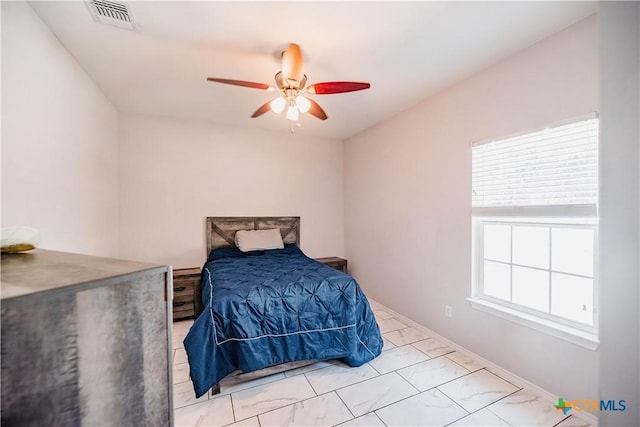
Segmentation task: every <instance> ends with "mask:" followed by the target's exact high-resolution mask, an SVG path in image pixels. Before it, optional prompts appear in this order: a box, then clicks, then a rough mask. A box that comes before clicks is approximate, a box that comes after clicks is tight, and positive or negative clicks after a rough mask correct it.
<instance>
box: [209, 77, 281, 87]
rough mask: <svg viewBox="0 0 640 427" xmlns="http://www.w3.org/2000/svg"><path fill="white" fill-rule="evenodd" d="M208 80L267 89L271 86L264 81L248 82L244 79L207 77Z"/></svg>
mask: <svg viewBox="0 0 640 427" xmlns="http://www.w3.org/2000/svg"><path fill="white" fill-rule="evenodd" d="M207 80H209V81H210V82H218V83H225V84H228V85H235V86H244V87H250V88H253V89H264V90H267V89H269V87H270V86H269V85H266V84H264V83H254V82H246V81H244V80H230V79H217V78H214V77H207Z"/></svg>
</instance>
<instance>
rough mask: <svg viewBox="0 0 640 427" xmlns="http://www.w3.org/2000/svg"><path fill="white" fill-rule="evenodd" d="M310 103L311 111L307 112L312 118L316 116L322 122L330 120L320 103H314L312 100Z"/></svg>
mask: <svg viewBox="0 0 640 427" xmlns="http://www.w3.org/2000/svg"><path fill="white" fill-rule="evenodd" d="M309 102H310V103H311V107H310V108H309V111H307V112H308V113H309V114H311V115H312V116H316V117H317V118H319V119H320V120H327V118H328V117H327V113H325V112H324V110H323V109H322V107H321V106H320V105H318V103H317V102H316V101H314V100H313V99H310V100H309Z"/></svg>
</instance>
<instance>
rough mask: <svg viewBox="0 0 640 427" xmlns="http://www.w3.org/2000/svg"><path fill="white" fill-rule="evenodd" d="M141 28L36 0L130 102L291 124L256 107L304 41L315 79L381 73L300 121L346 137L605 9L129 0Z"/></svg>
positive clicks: (322, 98)
mask: <svg viewBox="0 0 640 427" xmlns="http://www.w3.org/2000/svg"><path fill="white" fill-rule="evenodd" d="M125 3H126V4H127V5H128V6H129V9H130V11H131V13H132V15H133V19H134V22H135V24H136V30H135V31H130V30H123V29H119V28H117V27H113V26H108V25H104V24H100V23H97V22H94V21H93V19H92V17H91V16H90V14H89V10H88V8H87V6H86V5H85V4H84V3H83V2H81V1H75V2H57V1H45V2H30V5H31V6H32V7H33V9H34V10H35V11H36V12H37V13H38V15H39V16H40V17H41V18H42V19H43V20H44V22H45V23H46V24H47V25H48V26H49V27H50V28H51V29H52V31H53V32H54V33H55V34H56V36H57V37H58V39H59V40H60V41H61V42H62V44H63V45H64V46H65V47H66V48H67V49H68V50H69V51H70V52H71V54H72V55H73V56H74V57H75V58H76V60H77V61H78V62H79V63H80V64H81V66H82V67H83V68H84V69H85V70H86V71H87V73H88V74H89V75H90V76H91V77H92V78H93V79H94V80H95V81H96V83H97V84H98V86H99V87H100V88H101V90H102V91H103V92H104V93H105V95H106V96H107V97H108V98H109V99H110V100H111V102H113V104H114V105H115V106H116V107H117V108H118V110H120V111H123V112H130V113H140V114H150V115H159V116H168V117H176V118H187V119H198V120H207V121H210V122H214V123H220V124H224V125H234V126H242V127H246V128H255V129H268V130H275V131H283V132H287V131H288V129H289V121H288V120H286V119H285V118H284V117H283V116H277V115H275V114H273V113H268V114H265V115H263V116H261V117H259V118H256V119H251V118H250V116H251V114H252V113H253V112H254V111H255V110H256V109H257V108H258V107H259V106H260V105H262V104H263V103H265V102H266V101H268V100H269V99H271V98H272V97H273V95H274V94H273V93H272V92H266V91H260V90H255V89H248V88H243V87H236V86H229V85H223V84H219V83H211V82H207V81H206V78H207V77H208V76H211V77H221V78H231V79H238V80H249V81H255V82H262V83H267V84H271V85H273V84H274V81H273V75H274V74H275V73H276V72H277V71H278V70H279V69H280V59H279V55H280V52H281V51H282V50H283V49H284V48H285V47H286V46H287V44H288V43H291V42H293V43H297V44H299V45H300V46H301V47H302V50H303V53H304V57H305V73H306V74H307V76H308V78H309V80H308V82H309V83H315V82H321V81H345V80H346V81H363V82H370V83H371V89H369V90H365V91H360V92H353V93H345V94H334V95H316V96H315V97H314V99H315V100H316V101H318V103H320V105H321V106H322V107H323V108H324V109H325V111H326V112H327V114H328V116H329V119H328V120H326V121H320V120H318V119H316V118H314V117H311V116H308V115H303V117H301V119H300V122H301V125H302V127H301V128H300V129H299V130H297V132H300V133H305V134H310V135H317V136H324V137H331V138H338V139H345V138H348V137H350V136H352V135H354V134H357V133H358V132H361V131H363V130H364V129H366V128H368V127H371V126H373V125H374V124H376V123H378V122H380V121H382V120H385V119H386V118H389V117H391V116H394V115H396V114H398V113H400V112H402V111H403V110H405V109H407V108H409V107H411V106H412V105H415V104H416V103H418V102H419V101H421V100H423V99H424V98H426V97H427V96H429V95H431V94H434V93H436V92H438V91H439V90H442V89H443V88H445V87H447V86H450V85H451V84H453V83H455V82H457V81H459V80H462V79H464V78H466V77H468V76H471V75H472V74H474V73H476V72H478V71H480V70H482V69H484V68H486V67H488V66H490V65H492V64H495V63H496V62H499V61H501V60H503V59H504V58H506V57H508V56H509V55H511V54H513V53H515V52H517V51H519V50H521V49H523V48H525V47H527V46H530V45H532V44H534V43H536V42H537V41H539V40H541V39H543V38H545V37H547V36H549V35H551V34H553V33H555V32H557V31H560V30H561V29H563V28H566V27H567V26H569V25H571V24H573V23H575V22H577V21H579V20H581V19H583V18H585V17H587V16H589V15H591V14H593V13H595V11H596V5H595V3H593V2H570V1H569V2H549V1H541V2H406V3H405V2H219V1H218V2H204V1H200V2H185V1H172V2H167V1H139V2H134V1H129V2H125Z"/></svg>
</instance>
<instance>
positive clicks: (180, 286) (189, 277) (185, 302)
mask: <svg viewBox="0 0 640 427" xmlns="http://www.w3.org/2000/svg"><path fill="white" fill-rule="evenodd" d="M199 287H200V269H199V268H179V269H176V270H173V320H179V319H185V318H189V317H193V316H194V314H195V305H196V301H195V298H196V295H197V293H198V292H197V290H198V288H199Z"/></svg>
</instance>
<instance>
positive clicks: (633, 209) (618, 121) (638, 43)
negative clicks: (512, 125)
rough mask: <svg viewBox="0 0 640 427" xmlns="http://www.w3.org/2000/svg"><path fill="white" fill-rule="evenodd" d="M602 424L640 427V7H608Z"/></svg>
mask: <svg viewBox="0 0 640 427" xmlns="http://www.w3.org/2000/svg"><path fill="white" fill-rule="evenodd" d="M599 16H600V28H601V37H600V42H601V45H600V46H601V62H600V63H601V70H602V76H601V79H600V82H601V91H602V109H601V120H600V122H601V126H600V129H601V130H600V141H601V150H600V159H601V160H600V187H601V198H600V248H601V251H600V324H601V326H600V333H601V346H600V398H601V399H604V400H609V399H613V400H616V401H617V400H620V399H624V400H626V404H627V409H626V410H625V411H624V412H609V411H607V412H604V411H603V412H601V413H600V425H603V426H637V425H640V356H639V354H640V353H639V351H638V346H639V343H640V319H639V317H638V312H639V311H640V310H639V305H638V298H639V294H640V290H639V289H638V288H639V285H640V272H639V266H638V259H639V256H640V250H639V244H640V229H639V224H638V221H639V220H640V206H639V205H640V202H639V197H638V194H639V193H640V128H639V127H640V124H639V122H640V119H639V118H640V100H639V98H640V3H638V2H629V3H621V2H602V3H601V4H600V8H599Z"/></svg>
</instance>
